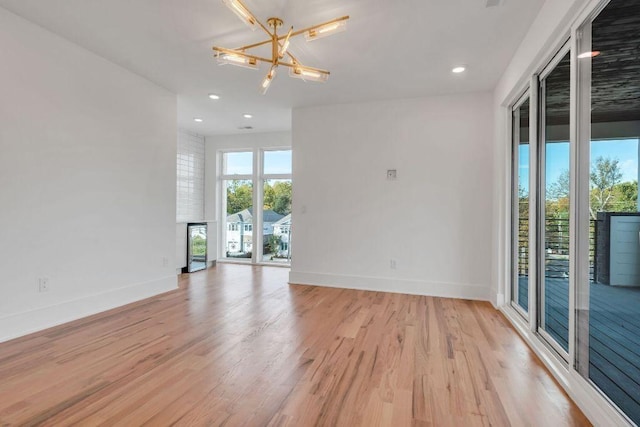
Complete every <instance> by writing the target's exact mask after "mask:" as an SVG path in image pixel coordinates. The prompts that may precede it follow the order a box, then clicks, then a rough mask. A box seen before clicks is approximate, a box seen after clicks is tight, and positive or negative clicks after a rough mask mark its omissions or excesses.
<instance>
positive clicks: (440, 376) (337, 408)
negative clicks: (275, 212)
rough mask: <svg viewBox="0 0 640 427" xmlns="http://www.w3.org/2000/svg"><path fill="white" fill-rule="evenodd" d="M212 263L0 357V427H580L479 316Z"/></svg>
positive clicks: (519, 351)
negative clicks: (167, 288)
mask: <svg viewBox="0 0 640 427" xmlns="http://www.w3.org/2000/svg"><path fill="white" fill-rule="evenodd" d="M287 278H288V270H287V269H284V268H277V267H251V266H243V265H232V264H223V265H219V266H217V267H216V268H213V269H209V270H207V271H203V272H198V273H193V274H191V275H183V276H181V278H180V287H179V289H178V290H176V291H174V292H170V293H167V294H163V295H160V296H157V297H154V298H150V299H148V300H144V301H140V302H137V303H134V304H130V305H127V306H125V307H120V308H118V309H115V310H111V311H109V312H105V313H101V314H98V315H95V316H91V317H88V318H85V319H82V320H78V321H75V322H71V323H69V324H66V325H61V326H58V327H56V328H52V329H49V330H46V331H42V332H39V333H36V334H32V335H29V336H27V337H22V338H19V339H16V340H13V341H10V342H6V343H2V344H0V426H21V425H32V426H36V425H42V426H68V425H92V426H97V425H104V426H112V425H122V426H131V425H148V426H165V425H176V426H200V425H202V426H205V425H206V426H209V425H225V426H296V427H300V426H302V427H305V426H349V427H351V426H367V427H368V426H394V427H395V426H429V427H431V426H438V427H440V426H460V425H464V426H489V425H491V426H508V425H514V426H520V425H531V426H546V425H554V426H582V425H589V423H588V421H587V420H586V418H585V417H584V415H583V414H582V413H581V412H580V411H579V410H578V409H577V408H576V406H575V405H574V404H573V403H572V402H571V400H570V399H569V398H568V397H567V396H566V394H565V393H564V392H563V391H562V389H561V388H560V387H559V386H558V384H557V383H556V382H555V381H554V380H553V379H552V377H551V376H550V374H549V373H548V372H547V371H546V370H545V368H544V367H543V366H542V365H541V363H540V361H539V360H538V359H537V358H536V357H535V355H534V354H533V353H532V352H531V351H530V349H529V348H528V347H527V346H526V345H525V344H524V342H523V341H522V340H521V339H520V337H519V336H518V335H517V334H516V333H515V331H514V330H513V328H512V327H511V326H510V325H509V324H508V322H507V320H506V319H505V318H504V317H503V316H502V315H501V314H500V313H499V312H497V311H496V310H495V309H493V308H492V307H491V305H490V304H488V303H484V302H473V301H463V300H452V299H442V298H430V297H424V296H412V295H402V294H391V293H382V292H367V291H355V290H348V289H335V288H321V287H313V286H300V285H289V284H287Z"/></svg>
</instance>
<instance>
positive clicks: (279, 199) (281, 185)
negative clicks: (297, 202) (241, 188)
mask: <svg viewBox="0 0 640 427" xmlns="http://www.w3.org/2000/svg"><path fill="white" fill-rule="evenodd" d="M292 190H293V188H292V186H291V181H277V182H275V183H274V184H273V185H269V183H265V185H264V208H265V209H272V210H273V211H274V212H277V213H279V214H280V215H289V214H290V213H291V194H292Z"/></svg>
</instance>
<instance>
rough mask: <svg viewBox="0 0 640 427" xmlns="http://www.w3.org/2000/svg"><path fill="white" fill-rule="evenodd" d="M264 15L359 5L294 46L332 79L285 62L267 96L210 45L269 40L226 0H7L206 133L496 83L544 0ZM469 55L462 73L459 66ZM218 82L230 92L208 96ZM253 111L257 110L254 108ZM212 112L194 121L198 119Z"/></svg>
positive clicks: (416, 1)
mask: <svg viewBox="0 0 640 427" xmlns="http://www.w3.org/2000/svg"><path fill="white" fill-rule="evenodd" d="M244 3H245V4H246V5H247V6H248V7H249V9H250V10H251V11H252V12H253V13H254V14H255V15H256V16H257V17H258V18H259V19H262V20H266V18H267V17H270V16H279V17H281V18H282V19H283V20H284V21H285V27H286V26H290V25H293V26H294V27H296V28H301V27H306V26H309V25H313V24H316V23H319V22H324V21H326V20H329V19H332V18H335V17H339V16H343V15H350V16H351V19H350V20H349V23H348V27H347V31H346V32H343V33H339V34H336V35H334V36H332V37H328V38H325V39H321V40H317V41H314V42H310V43H307V42H306V41H305V40H304V37H298V38H296V39H295V40H294V42H293V43H292V47H291V52H292V53H293V54H294V55H296V56H297V57H298V58H299V59H300V61H301V62H302V63H303V64H305V65H309V66H315V67H319V68H325V69H329V70H330V71H331V77H330V79H329V81H328V82H327V83H325V84H318V83H305V82H303V81H301V80H298V79H291V78H289V76H288V75H287V73H286V70H281V72H280V74H279V75H278V76H277V78H276V79H275V80H274V81H273V84H272V85H271V88H270V89H269V91H268V92H267V94H266V95H264V96H263V95H260V94H259V92H258V87H259V85H260V83H261V81H262V78H263V76H264V74H266V72H267V66H266V65H263V66H262V67H261V69H260V70H259V71H256V70H248V69H243V68H238V67H233V66H230V65H226V66H218V65H217V64H216V60H215V58H213V52H212V50H211V46H213V45H214V44H215V45H218V46H223V47H230V48H233V47H238V46H240V45H244V44H249V43H252V42H255V41H261V40H262V39H264V37H263V34H262V33H261V32H260V30H257V31H256V32H252V31H251V30H250V29H249V28H248V27H246V26H245V25H244V24H243V23H242V22H241V21H240V20H239V19H238V18H237V17H236V16H235V15H234V14H233V13H232V12H231V11H230V10H229V9H228V8H227V7H226V6H225V5H224V4H223V3H222V1H221V0H0V6H1V7H4V8H6V9H8V10H10V11H12V12H14V13H16V14H18V15H21V16H23V17H24V18H26V19H28V20H30V21H32V22H35V23H37V24H39V25H41V26H43V27H45V28H47V29H48V30H50V31H52V32H54V33H57V34H59V35H61V36H63V37H65V38H67V39H69V40H71V41H73V42H75V43H77V44H79V45H81V46H83V47H85V48H86V49H88V50H90V51H93V52H95V53H97V54H99V55H101V56H103V57H105V58H107V59H109V60H111V61H113V62H115V63H117V64H120V65H121V66H123V67H125V68H128V69H130V70H131V71H134V72H136V73H137V74H139V75H141V76H144V77H146V78H148V79H149V80H151V81H153V82H156V83H157V84H159V85H161V86H163V87H165V88H167V89H169V90H171V91H173V92H175V93H177V94H178V122H179V123H178V124H179V126H180V127H182V128H186V129H189V130H192V131H195V132H197V133H200V134H204V135H214V134H231V133H240V132H248V131H241V130H238V128H239V127H241V126H246V125H251V126H253V127H254V130H253V132H268V131H279V130H288V129H290V128H291V109H292V107H297V106H308V105H320V104H335V103H349V102H362V101H370V100H379V99H389V98H409V97H418V96H427V95H436V94H446V93H460V92H474V91H486V90H491V89H493V87H494V86H495V84H496V83H497V81H498V79H499V78H500V76H501V74H502V71H503V70H504V68H505V67H506V65H507V64H508V62H509V60H510V59H511V57H512V55H513V53H514V52H515V49H516V48H517V46H518V44H519V43H520V41H521V39H522V38H523V37H524V34H525V33H526V31H527V29H528V28H529V26H530V25H531V23H532V21H533V19H534V18H535V15H536V14H537V13H538V11H539V9H540V7H541V6H542V3H544V0H502V1H501V5H500V6H498V7H492V8H486V7H485V4H486V0H245V1H244ZM458 64H464V65H466V66H467V72H465V73H464V74H462V75H454V74H452V73H451V68H452V67H453V66H455V65H458ZM209 93H217V94H219V95H220V96H221V99H220V100H218V101H211V100H209V99H208V94H209ZM243 113H251V114H253V115H254V118H253V119H244V118H243V117H242V114H243ZM196 116H199V117H203V118H204V122H203V123H195V122H194V121H193V118H194V117H196Z"/></svg>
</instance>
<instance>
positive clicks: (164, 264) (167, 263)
mask: <svg viewBox="0 0 640 427" xmlns="http://www.w3.org/2000/svg"><path fill="white" fill-rule="evenodd" d="M162 266H163V267H169V258H167V257H166V256H165V257H162Z"/></svg>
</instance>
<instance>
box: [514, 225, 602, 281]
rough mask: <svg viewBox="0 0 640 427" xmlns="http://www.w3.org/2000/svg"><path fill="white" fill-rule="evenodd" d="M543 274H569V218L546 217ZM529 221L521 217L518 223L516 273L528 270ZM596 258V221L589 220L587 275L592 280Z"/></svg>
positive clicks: (554, 275) (562, 275)
mask: <svg viewBox="0 0 640 427" xmlns="http://www.w3.org/2000/svg"><path fill="white" fill-rule="evenodd" d="M544 231H545V232H544V235H545V260H544V261H545V276H546V277H552V278H566V277H568V276H569V219H568V218H550V217H548V218H546V219H545V221H544ZM528 241H529V221H528V220H527V219H526V218H524V219H523V218H521V219H520V221H519V224H518V274H519V275H528V271H529V244H528ZM595 259H596V221H595V220H590V221H589V275H590V278H591V280H593V278H594V275H595V272H594V270H595Z"/></svg>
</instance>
